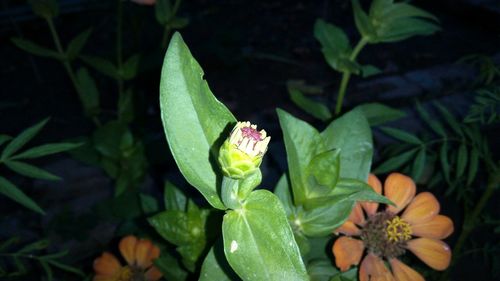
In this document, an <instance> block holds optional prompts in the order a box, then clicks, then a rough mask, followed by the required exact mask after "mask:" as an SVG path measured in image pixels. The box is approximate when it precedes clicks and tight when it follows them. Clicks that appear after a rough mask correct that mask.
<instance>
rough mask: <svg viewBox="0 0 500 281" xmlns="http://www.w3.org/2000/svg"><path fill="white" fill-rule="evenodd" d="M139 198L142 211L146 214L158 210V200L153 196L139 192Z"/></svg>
mask: <svg viewBox="0 0 500 281" xmlns="http://www.w3.org/2000/svg"><path fill="white" fill-rule="evenodd" d="M139 198H140V200H141V207H142V211H143V212H144V214H146V215H150V214H154V213H157V212H158V211H159V210H160V207H159V206H158V201H156V199H155V198H154V197H153V196H150V195H147V194H142V193H141V194H139Z"/></svg>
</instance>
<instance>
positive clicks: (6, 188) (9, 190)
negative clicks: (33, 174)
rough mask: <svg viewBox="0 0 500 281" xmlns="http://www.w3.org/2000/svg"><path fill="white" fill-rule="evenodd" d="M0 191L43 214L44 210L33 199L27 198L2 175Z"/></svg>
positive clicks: (0, 177)
mask: <svg viewBox="0 0 500 281" xmlns="http://www.w3.org/2000/svg"><path fill="white" fill-rule="evenodd" d="M0 193H2V194H3V195H5V196H7V197H9V198H10V199H12V200H14V201H16V202H17V203H19V204H21V205H23V206H24V207H26V208H28V209H30V210H32V211H35V212H37V213H39V214H42V215H45V212H44V211H43V210H42V208H40V207H39V206H38V204H36V203H35V201H33V200H32V199H31V198H29V197H28V196H27V195H26V194H24V192H22V191H21V190H20V189H19V188H18V187H17V186H15V185H14V184H13V183H11V182H10V181H8V180H7V179H6V178H4V177H2V176H0Z"/></svg>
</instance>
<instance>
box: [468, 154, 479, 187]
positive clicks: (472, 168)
mask: <svg viewBox="0 0 500 281" xmlns="http://www.w3.org/2000/svg"><path fill="white" fill-rule="evenodd" d="M469 163H470V164H469V171H468V173H467V185H468V186H469V185H471V184H472V182H473V181H474V179H475V178H476V175H477V170H478V166H479V152H478V151H477V149H476V148H472V150H471V152H470V160H469Z"/></svg>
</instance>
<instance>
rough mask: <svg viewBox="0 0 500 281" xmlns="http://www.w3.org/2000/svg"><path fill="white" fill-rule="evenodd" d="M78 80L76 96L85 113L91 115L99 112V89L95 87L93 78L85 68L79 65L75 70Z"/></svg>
mask: <svg viewBox="0 0 500 281" xmlns="http://www.w3.org/2000/svg"><path fill="white" fill-rule="evenodd" d="M76 79H77V80H78V87H79V91H78V97H79V98H80V102H81V103H82V105H83V108H84V110H85V115H86V116H89V117H93V116H96V115H98V114H99V90H98V89H97V85H96V82H95V80H94V78H93V77H92V76H91V75H90V73H89V72H88V71H87V68H85V67H81V68H80V69H78V71H77V72H76Z"/></svg>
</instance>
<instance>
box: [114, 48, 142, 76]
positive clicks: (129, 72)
mask: <svg viewBox="0 0 500 281" xmlns="http://www.w3.org/2000/svg"><path fill="white" fill-rule="evenodd" d="M140 60H141V55H140V54H135V55H133V56H131V57H130V58H128V59H127V60H126V61H125V62H124V63H123V66H122V69H119V70H118V71H119V74H120V76H121V77H122V78H123V79H124V80H130V79H132V78H135V76H136V75H137V70H138V69H139V62H140Z"/></svg>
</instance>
